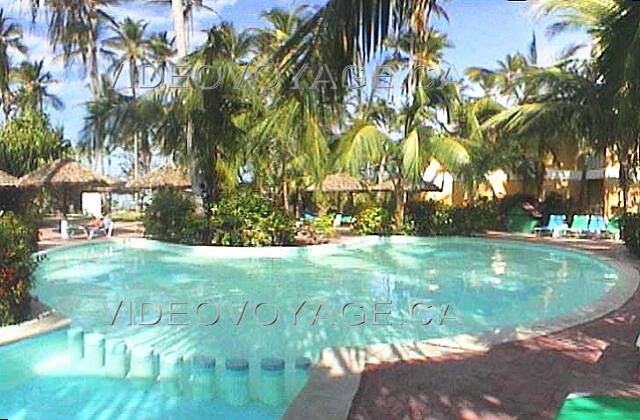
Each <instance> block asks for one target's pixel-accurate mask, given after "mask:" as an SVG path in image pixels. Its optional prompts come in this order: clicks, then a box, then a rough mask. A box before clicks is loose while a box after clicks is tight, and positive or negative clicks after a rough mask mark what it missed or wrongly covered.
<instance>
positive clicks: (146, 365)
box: [67, 328, 312, 407]
mask: <svg viewBox="0 0 640 420" xmlns="http://www.w3.org/2000/svg"><path fill="white" fill-rule="evenodd" d="M67 349H68V354H69V359H70V362H71V364H72V365H75V364H76V363H80V364H81V365H82V366H84V367H85V368H86V369H88V371H89V372H90V373H91V374H96V373H97V374H101V375H104V376H107V377H111V378H117V379H122V380H126V381H129V382H131V383H132V384H134V385H135V386H153V385H156V384H157V385H159V386H160V388H161V389H162V392H163V393H165V394H166V395H168V396H171V397H179V396H186V397H191V398H193V399H196V400H211V399H215V398H220V399H224V400H225V401H226V402H227V403H228V404H230V405H233V406H243V405H246V404H248V403H249V402H251V401H259V402H261V403H263V404H265V405H268V406H273V407H278V406H281V405H282V404H285V403H286V402H287V401H288V400H290V398H292V397H293V396H294V395H296V394H297V393H298V392H299V391H300V390H301V388H302V387H303V386H304V384H305V383H306V381H307V379H308V376H309V369H310V368H311V366H312V361H311V359H309V358H307V357H301V358H298V359H296V360H295V362H294V363H292V364H290V365H287V363H286V361H285V360H284V359H281V358H272V357H266V358H262V359H260V360H256V361H255V362H259V364H258V363H256V365H254V364H253V363H250V362H249V360H247V359H242V358H232V357H231V358H226V359H225V360H224V364H223V367H224V368H223V369H222V370H220V371H218V370H217V361H216V359H215V358H214V357H211V356H209V355H204V354H197V355H192V356H190V357H185V356H184V355H182V354H180V353H178V352H173V351H167V352H158V351H157V350H156V349H154V347H152V346H147V345H134V346H130V345H128V344H127V343H126V341H125V340H123V339H120V338H107V337H106V336H105V335H104V334H100V333H95V332H85V331H83V330H82V329H80V328H70V329H68V330H67ZM257 365H259V368H258V366H257ZM252 366H253V367H255V368H256V370H255V371H253V370H252V369H253V368H252ZM287 366H288V367H289V373H290V375H289V376H290V377H292V379H290V380H287ZM252 372H253V373H252ZM288 383H290V384H289V385H287V384H288ZM252 384H253V385H252Z"/></svg>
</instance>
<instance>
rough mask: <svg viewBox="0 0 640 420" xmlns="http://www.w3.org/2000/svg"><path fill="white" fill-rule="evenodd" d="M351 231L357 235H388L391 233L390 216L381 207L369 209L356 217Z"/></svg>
mask: <svg viewBox="0 0 640 420" xmlns="http://www.w3.org/2000/svg"><path fill="white" fill-rule="evenodd" d="M353 231H354V233H356V234H358V235H390V234H391V232H392V231H393V224H392V217H391V214H390V213H389V212H388V211H387V210H385V209H383V208H382V207H377V206H375V207H369V208H367V209H365V210H363V211H361V212H360V213H359V214H358V215H357V216H356V221H355V223H354V224H353Z"/></svg>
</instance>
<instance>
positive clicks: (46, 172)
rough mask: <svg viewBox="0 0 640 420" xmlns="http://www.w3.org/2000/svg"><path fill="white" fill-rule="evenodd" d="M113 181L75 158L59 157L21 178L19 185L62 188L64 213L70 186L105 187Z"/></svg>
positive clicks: (23, 186) (24, 186)
mask: <svg viewBox="0 0 640 420" xmlns="http://www.w3.org/2000/svg"><path fill="white" fill-rule="evenodd" d="M112 182H113V181H112V180H111V179H110V178H107V177H105V176H102V175H100V174H97V173H95V172H94V171H92V170H91V169H90V168H88V167H86V166H84V165H81V164H80V163H78V162H76V161H75V160H73V159H58V160H56V161H55V162H52V163H50V164H48V165H46V166H44V167H42V168H40V169H37V170H35V171H33V172H31V173H29V174H27V175H25V176H23V177H22V178H20V180H19V181H18V186H19V187H22V188H43V187H59V188H61V189H62V194H63V200H62V201H63V206H64V209H63V213H65V214H66V211H67V190H68V189H69V188H74V187H75V188H78V187H85V188H91V187H105V186H109V185H111V184H112Z"/></svg>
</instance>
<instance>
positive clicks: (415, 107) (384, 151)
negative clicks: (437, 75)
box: [334, 43, 470, 230]
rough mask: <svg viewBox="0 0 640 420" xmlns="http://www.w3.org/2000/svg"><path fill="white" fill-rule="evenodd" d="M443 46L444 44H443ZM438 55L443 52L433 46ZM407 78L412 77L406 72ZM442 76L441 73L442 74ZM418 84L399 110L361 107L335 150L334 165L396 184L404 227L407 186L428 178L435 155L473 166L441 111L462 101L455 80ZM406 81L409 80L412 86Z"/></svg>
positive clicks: (456, 166)
mask: <svg viewBox="0 0 640 420" xmlns="http://www.w3.org/2000/svg"><path fill="white" fill-rule="evenodd" d="M440 45H442V46H443V47H444V46H445V45H446V43H441V44H440ZM432 53H433V54H434V57H438V56H439V52H438V51H437V50H433V51H432ZM407 77H410V76H409V75H407ZM441 77H442V76H441ZM416 82H417V83H418V87H419V88H418V89H417V90H416V91H415V95H414V96H413V97H412V98H411V102H408V101H407V102H406V103H405V105H404V106H402V108H401V109H399V110H395V109H393V108H391V107H390V106H389V105H385V104H380V103H377V104H376V103H374V102H373V101H374V95H373V93H372V95H371V96H370V99H369V101H370V102H369V104H367V105H366V106H364V107H362V108H361V112H360V114H359V115H356V117H355V118H354V120H353V122H352V124H351V127H350V129H349V130H348V131H347V132H346V134H344V135H343V136H342V138H341V139H340V141H339V143H338V146H337V149H336V151H335V158H334V165H335V167H336V168H337V169H339V170H347V171H349V172H351V173H352V174H354V175H362V174H363V171H366V172H371V170H372V169H373V173H375V174H376V175H377V176H376V178H377V179H376V181H377V182H380V181H381V180H382V179H380V175H382V176H384V177H385V178H387V179H389V180H391V181H392V183H393V185H394V200H395V212H394V224H395V227H396V229H397V230H401V229H402V226H403V223H404V211H405V207H406V202H407V193H406V191H407V189H411V188H413V187H417V186H419V185H420V184H421V183H423V182H424V180H423V176H424V172H425V171H426V169H427V167H428V166H429V165H430V164H431V162H432V160H434V159H435V160H437V161H438V162H440V163H441V164H442V165H443V166H444V167H446V168H447V169H449V170H452V171H459V170H462V169H463V168H464V167H466V166H467V165H469V163H470V157H469V152H468V150H467V148H466V147H465V145H464V144H463V142H462V141H461V139H460V138H459V137H456V136H455V135H453V134H452V133H450V132H449V131H448V130H447V129H446V126H447V123H448V121H445V122H442V121H440V118H439V117H438V114H441V113H443V112H444V113H446V114H447V115H452V112H453V110H454V108H455V106H456V104H458V103H459V98H460V96H459V92H458V86H457V84H456V83H454V82H453V81H451V80H447V79H439V80H431V81H430V83H428V86H427V85H425V82H427V80H426V79H425V78H420V79H418V80H417V81H416ZM408 83H410V82H408V81H406V80H405V85H408Z"/></svg>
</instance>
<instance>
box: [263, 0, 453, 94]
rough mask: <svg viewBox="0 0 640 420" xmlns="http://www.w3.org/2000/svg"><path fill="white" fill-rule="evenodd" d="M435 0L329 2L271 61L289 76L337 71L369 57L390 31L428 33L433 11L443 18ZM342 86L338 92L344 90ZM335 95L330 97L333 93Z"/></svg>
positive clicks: (442, 12)
mask: <svg viewBox="0 0 640 420" xmlns="http://www.w3.org/2000/svg"><path fill="white" fill-rule="evenodd" d="M438 3H439V2H438V1H437V0H406V1H395V0H371V1H366V2H362V1H360V2H358V1H352V0H330V1H328V2H327V3H326V4H325V5H324V6H322V7H321V8H319V9H318V10H317V11H316V12H315V13H314V14H313V15H312V16H310V18H309V19H307V20H306V21H305V23H304V24H303V25H301V26H300V27H299V28H298V29H297V30H296V32H295V33H294V34H293V35H292V36H291V37H290V38H289V40H288V41H287V42H286V43H285V44H284V45H283V46H282V47H281V48H280V50H279V52H278V54H277V56H276V59H277V61H278V62H281V63H282V67H283V68H288V69H290V70H291V72H290V73H289V74H290V76H289V77H290V80H289V82H291V78H292V77H293V75H295V74H298V73H299V72H300V71H301V70H302V69H303V67H304V66H305V65H310V66H311V68H318V67H319V65H326V66H327V67H328V68H329V69H330V70H331V72H332V73H333V74H340V73H341V72H342V71H343V70H344V68H345V67H347V66H349V65H351V64H362V63H364V62H367V61H369V59H371V58H372V57H373V55H374V53H376V52H378V51H380V50H381V49H382V48H383V47H384V45H385V42H386V41H387V39H388V37H389V36H390V35H392V34H394V33H395V34H398V33H409V32H411V33H413V34H415V37H416V39H420V40H424V39H426V38H427V37H428V36H429V33H430V29H429V27H428V22H429V19H430V17H431V16H432V15H433V14H436V15H440V16H444V17H446V13H445V11H444V9H443V8H442V7H441V6H440V5H439V4H438ZM343 93H344V91H343V89H341V86H338V90H337V92H335V93H334V92H327V94H332V95H334V94H338V95H341V94H343ZM334 96H335V95H334Z"/></svg>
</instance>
